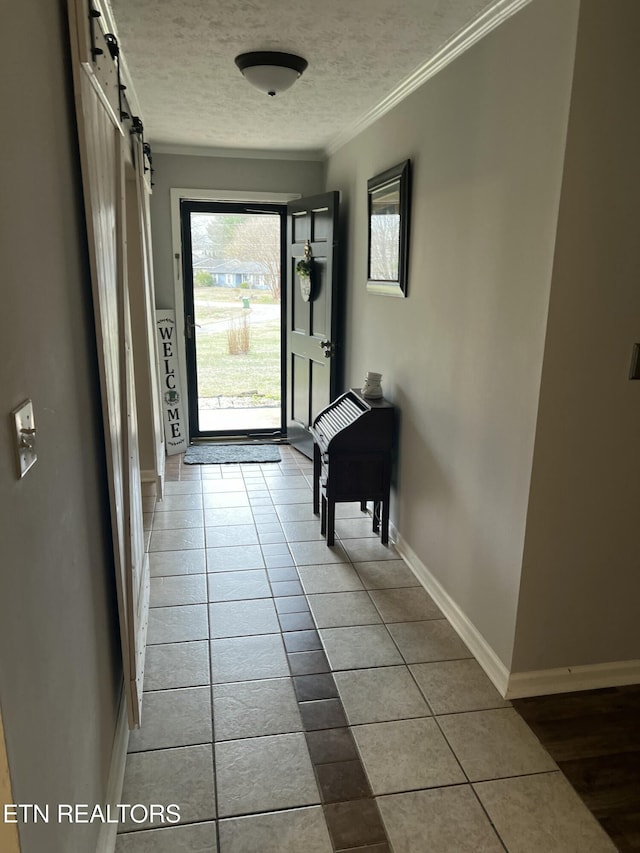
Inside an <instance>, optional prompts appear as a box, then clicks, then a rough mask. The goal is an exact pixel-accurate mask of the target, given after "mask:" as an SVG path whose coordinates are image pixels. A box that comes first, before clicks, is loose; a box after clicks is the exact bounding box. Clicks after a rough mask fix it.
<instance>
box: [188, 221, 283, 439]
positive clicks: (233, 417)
mask: <svg viewBox="0 0 640 853" xmlns="http://www.w3.org/2000/svg"><path fill="white" fill-rule="evenodd" d="M280 228H281V219H280V215H279V214H278V213H266V212H265V213H234V212H229V213H213V212H195V211H193V212H192V213H191V263H192V269H193V310H194V313H193V323H194V327H193V335H194V339H195V362H196V379H197V383H196V384H197V395H198V425H199V432H200V433H212V432H221V433H233V432H249V431H254V430H255V431H262V430H265V431H277V430H280V429H281V426H282V399H281V395H282V372H281V371H282V355H281V353H282V349H281V308H280V286H281V274H280V272H281V270H280V264H281V233H280ZM190 393H194V391H193V390H191V392H190Z"/></svg>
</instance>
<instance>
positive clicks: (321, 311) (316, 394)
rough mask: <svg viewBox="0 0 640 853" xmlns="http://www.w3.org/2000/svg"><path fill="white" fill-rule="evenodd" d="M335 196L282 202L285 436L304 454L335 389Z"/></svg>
mask: <svg viewBox="0 0 640 853" xmlns="http://www.w3.org/2000/svg"><path fill="white" fill-rule="evenodd" d="M338 200H339V194H338V193H337V192H329V193H325V194H324V195H320V196H314V197H313V198H306V199H300V200H298V201H294V202H290V203H289V204H288V205H287V209H288V257H287V264H288V266H287V273H288V274H287V395H286V396H287V437H288V439H289V442H290V443H291V444H293V445H295V446H296V447H297V448H298V450H300V451H302V452H303V453H305V454H306V455H307V456H309V457H311V456H312V451H313V441H312V438H311V434H310V432H309V425H310V424H311V423H313V419H314V418H315V417H316V415H317V414H318V412H320V411H321V410H322V409H324V408H325V406H328V405H329V403H330V402H331V401H332V400H333V399H335V397H336V395H337V392H338V380H339V377H338V359H339V352H338V341H337V337H338V294H337V288H338V275H337V273H338V270H337V248H336V234H337V221H338ZM305 259H308V260H309V261H310V263H305ZM301 261H302V264H300V262H301ZM305 267H306V269H305ZM308 270H310V275H309V276H307V275H306V272H307V271H308Z"/></svg>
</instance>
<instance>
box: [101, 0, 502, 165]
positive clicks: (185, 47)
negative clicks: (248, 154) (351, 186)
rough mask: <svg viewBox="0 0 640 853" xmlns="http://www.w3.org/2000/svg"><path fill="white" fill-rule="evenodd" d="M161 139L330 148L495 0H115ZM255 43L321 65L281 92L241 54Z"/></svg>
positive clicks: (149, 116) (152, 128)
mask: <svg viewBox="0 0 640 853" xmlns="http://www.w3.org/2000/svg"><path fill="white" fill-rule="evenodd" d="M110 5H111V8H112V11H113V15H114V18H115V22H116V28H117V33H118V36H119V39H120V43H121V46H122V50H123V53H124V55H125V58H126V62H127V66H128V69H129V72H130V74H131V78H132V81H133V86H134V89H135V93H136V95H137V98H138V101H139V107H140V111H141V114H142V117H143V119H144V123H145V135H146V136H147V138H148V139H149V140H150V141H151V143H152V144H155V145H156V146H158V145H162V146H189V147H203V148H216V149H221V148H241V149H259V150H270V149H276V150H289V151H294V152H296V151H297V152H300V153H303V152H318V151H322V150H325V149H326V148H327V147H329V146H330V145H331V143H332V141H333V140H335V139H336V137H338V136H339V135H340V134H344V133H345V132H346V131H347V130H348V128H349V127H351V126H353V125H354V123H356V122H357V121H358V119H360V118H362V117H363V116H364V115H365V114H366V113H367V112H369V111H370V110H371V109H373V108H374V107H376V105H378V104H379V103H380V102H381V101H382V100H383V99H384V98H385V97H387V96H388V95H389V94H390V93H391V92H393V91H394V90H395V89H396V88H397V87H398V86H399V85H400V84H401V83H402V82H403V81H405V80H406V79H407V78H408V77H409V76H410V75H411V74H412V73H413V72H414V71H415V70H416V69H417V68H419V67H420V66H421V65H423V64H424V63H425V61H426V60H428V59H429V58H430V57H432V56H433V55H434V54H435V53H436V52H437V51H438V49H440V48H441V47H442V46H443V45H444V44H445V43H446V42H447V41H448V40H449V39H450V38H452V37H453V36H454V35H456V33H458V32H459V31H460V30H461V29H462V28H463V27H464V26H466V25H467V24H468V23H469V22H470V21H472V20H473V19H474V18H476V17H477V16H478V15H480V14H481V13H482V12H484V11H485V10H487V9H488V8H490V7H492V6H494V5H495V0H110ZM249 50H281V51H285V52H288V53H298V54H300V55H301V56H303V57H304V58H305V59H307V60H308V62H309V67H308V69H307V70H306V71H305V73H304V74H303V76H302V77H301V78H300V80H298V82H297V83H296V84H295V85H294V87H293V88H292V89H290V90H289V91H287V92H285V93H283V94H282V95H281V96H279V97H276V98H269V97H268V96H267V95H264V94H262V93H261V92H258V91H257V90H256V89H254V88H253V87H252V86H251V85H250V84H249V83H247V81H246V80H245V79H244V78H243V77H242V76H241V74H240V72H239V71H238V69H237V68H236V66H235V64H234V58H235V56H237V54H239V53H243V52H245V51H249Z"/></svg>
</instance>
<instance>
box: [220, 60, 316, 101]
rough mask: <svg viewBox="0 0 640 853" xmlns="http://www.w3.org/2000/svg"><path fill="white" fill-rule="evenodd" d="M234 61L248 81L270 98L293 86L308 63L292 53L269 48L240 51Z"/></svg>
mask: <svg viewBox="0 0 640 853" xmlns="http://www.w3.org/2000/svg"><path fill="white" fill-rule="evenodd" d="M235 61H236V65H237V66H238V68H239V69H240V71H242V73H243V74H244V76H245V77H246V78H247V80H248V81H249V83H251V84H252V85H253V86H255V87H256V89H260V91H261V92H266V93H267V95H270V96H271V97H272V98H273V97H275V96H276V95H279V94H280V92H284V91H285V90H286V89H289V88H290V87H291V86H293V84H294V83H295V82H296V80H297V79H298V77H299V76H300V75H301V74H302V72H303V71H304V70H305V68H306V67H307V65H308V64H309V63H308V62H307V60H306V59H303V58H302V57H301V56H296V55H295V54H293V53H278V52H277V51H269V50H254V51H252V52H251V53H241V54H240V56H236V60H235Z"/></svg>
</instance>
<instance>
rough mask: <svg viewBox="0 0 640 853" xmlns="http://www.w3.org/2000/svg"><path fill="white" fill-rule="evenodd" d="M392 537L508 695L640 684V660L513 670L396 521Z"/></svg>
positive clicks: (460, 633)
mask: <svg viewBox="0 0 640 853" xmlns="http://www.w3.org/2000/svg"><path fill="white" fill-rule="evenodd" d="M390 537H391V539H392V540H393V541H394V542H395V543H396V548H397V550H398V553H399V554H400V556H401V557H402V558H403V559H404V561H405V562H406V564H407V565H408V566H409V568H410V569H411V571H412V572H413V573H414V575H415V576H416V578H417V579H418V580H419V581H420V583H421V584H422V586H423V587H424V588H425V589H426V591H427V592H428V593H429V595H430V596H431V597H432V598H433V600H434V601H435V603H436V604H437V605H438V607H439V608H440V610H442V612H443V613H444V615H445V616H446V617H447V619H448V620H449V622H450V623H451V625H452V627H453V628H454V629H455V630H456V631H457V633H458V634H459V635H460V637H461V639H462V640H464V642H465V643H466V644H467V646H468V647H469V649H470V651H471V653H472V654H473V656H474V657H475V659H476V660H477V661H478V663H479V664H480V666H481V667H482V668H483V670H484V671H485V672H486V674H487V676H488V677H489V678H490V679H491V681H492V682H493V684H494V685H495V687H496V689H497V690H498V692H499V693H500V695H501V696H503V697H504V698H505V699H523V698H525V697H527V696H545V695H548V694H550V693H575V692H576V691H577V690H597V689H598V688H601V687H620V686H623V685H625V684H640V660H630V661H614V662H611V663H599V664H588V665H585V666H566V667H559V668H557V669H543V670H534V671H531V672H515V673H514V672H510V671H509V670H508V669H507V667H506V666H505V665H504V664H503V663H502V661H501V660H500V658H499V657H498V656H497V655H496V653H495V652H494V650H493V649H492V648H491V646H490V645H489V643H487V641H486V640H485V638H484V637H483V636H482V634H481V633H480V631H478V629H477V628H476V626H475V625H474V624H473V622H471V620H470V619H469V618H468V616H467V615H466V614H465V613H464V611H463V610H461V608H460V607H459V606H458V604H456V602H455V601H454V600H453V599H452V598H451V596H450V595H449V593H448V592H447V591H446V590H445V589H444V588H443V586H442V584H441V583H440V582H439V581H438V580H437V579H436V578H435V577H434V575H433V574H432V573H431V572H430V571H429V569H428V568H427V567H426V566H425V564H424V563H423V562H422V561H421V560H420V558H419V557H418V555H417V554H416V553H415V551H413V549H412V548H411V547H410V546H409V545H408V544H407V543H406V541H405V540H404V539H403V538H402V536H401V535H400V534H399V533H398V530H397V529H396V528H395V527H394V526H393V525H390Z"/></svg>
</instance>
